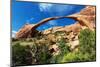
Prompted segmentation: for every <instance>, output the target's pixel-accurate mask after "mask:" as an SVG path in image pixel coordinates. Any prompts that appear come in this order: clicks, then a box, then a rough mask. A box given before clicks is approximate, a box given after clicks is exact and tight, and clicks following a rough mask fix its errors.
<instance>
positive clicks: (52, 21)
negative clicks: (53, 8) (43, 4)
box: [48, 20, 57, 26]
mask: <svg viewBox="0 0 100 67" xmlns="http://www.w3.org/2000/svg"><path fill="white" fill-rule="evenodd" d="M48 24H50V25H52V26H56V25H57V22H56V20H51V21H49V22H48Z"/></svg>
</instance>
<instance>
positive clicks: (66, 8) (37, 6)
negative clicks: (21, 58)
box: [12, 0, 85, 33]
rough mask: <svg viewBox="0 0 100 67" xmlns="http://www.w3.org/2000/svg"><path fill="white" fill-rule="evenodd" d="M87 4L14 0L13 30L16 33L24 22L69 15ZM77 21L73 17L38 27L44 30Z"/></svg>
mask: <svg viewBox="0 0 100 67" xmlns="http://www.w3.org/2000/svg"><path fill="white" fill-rule="evenodd" d="M84 7H85V6H83V5H69V4H51V3H36V2H35V3H34V2H18V1H17V2H16V1H15V0H12V32H13V33H16V32H17V31H18V30H19V29H20V28H21V27H22V26H23V25H24V24H26V23H30V24H35V23H38V22H39V21H41V20H42V19H45V18H48V17H55V16H67V15H70V14H74V13H77V12H79V11H80V10H81V9H83V8H84ZM73 23H75V21H74V20H72V19H68V18H65V19H58V20H52V21H49V22H48V23H45V24H43V25H41V26H40V27H38V28H37V30H39V31H43V30H45V29H48V28H50V27H54V26H66V25H70V24H73Z"/></svg>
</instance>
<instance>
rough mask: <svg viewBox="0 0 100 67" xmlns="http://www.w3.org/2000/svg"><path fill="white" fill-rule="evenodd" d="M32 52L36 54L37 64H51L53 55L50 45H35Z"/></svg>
mask: <svg viewBox="0 0 100 67" xmlns="http://www.w3.org/2000/svg"><path fill="white" fill-rule="evenodd" d="M32 52H33V53H34V58H35V59H36V63H37V64H45V63H49V59H50V58H51V54H50V52H49V50H48V45H38V44H36V45H33V48H32Z"/></svg>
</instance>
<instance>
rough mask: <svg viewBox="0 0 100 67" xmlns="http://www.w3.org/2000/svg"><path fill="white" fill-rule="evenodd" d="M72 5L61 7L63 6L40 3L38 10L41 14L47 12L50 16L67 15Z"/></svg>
mask: <svg viewBox="0 0 100 67" xmlns="http://www.w3.org/2000/svg"><path fill="white" fill-rule="evenodd" d="M73 8H74V6H73V5H63V4H50V3H40V4H39V9H40V11H42V12H48V13H49V14H50V15H53V16H55V15H57V16H61V15H67V14H68V13H69V12H70V11H71V10H73Z"/></svg>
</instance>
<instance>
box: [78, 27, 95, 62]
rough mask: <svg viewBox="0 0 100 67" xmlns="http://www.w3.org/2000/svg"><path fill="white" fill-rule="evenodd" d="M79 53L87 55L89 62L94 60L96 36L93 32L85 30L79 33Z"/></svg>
mask: <svg viewBox="0 0 100 67" xmlns="http://www.w3.org/2000/svg"><path fill="white" fill-rule="evenodd" d="M79 41H80V48H79V49H80V52H82V53H83V54H85V53H88V54H89V59H90V61H92V60H95V58H96V35H95V31H91V30H89V29H85V30H83V31H81V33H80V36H79Z"/></svg>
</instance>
